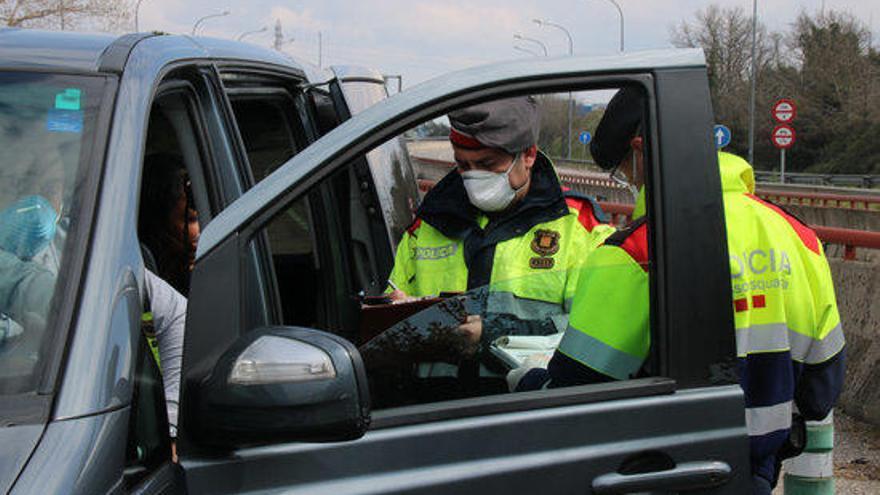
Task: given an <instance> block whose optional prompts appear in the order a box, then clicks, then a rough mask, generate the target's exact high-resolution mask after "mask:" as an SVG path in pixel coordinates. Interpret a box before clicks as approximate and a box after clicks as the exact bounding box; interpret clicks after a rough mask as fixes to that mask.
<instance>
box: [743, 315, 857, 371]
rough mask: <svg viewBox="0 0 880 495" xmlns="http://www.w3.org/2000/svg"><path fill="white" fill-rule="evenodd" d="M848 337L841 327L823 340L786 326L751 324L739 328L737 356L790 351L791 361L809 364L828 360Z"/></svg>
mask: <svg viewBox="0 0 880 495" xmlns="http://www.w3.org/2000/svg"><path fill="white" fill-rule="evenodd" d="M844 342H845V338H844V335H843V329H842V328H841V326H840V325H839V324H838V325H837V326H836V327H834V328H833V329H832V330H831V332H829V333H828V335H826V336H825V338H824V339H822V340H816V339H813V338H810V337H808V336H806V335H803V334H801V333H798V332H796V331H794V330H792V329H790V328H788V326H787V325H785V324H784V323H771V324H766V325H752V326H750V327H746V328H737V329H736V354H737V356H740V357H745V356H746V355H748V354H754V353H761V352H781V351H788V350H790V351H791V358H792V359H794V360H795V361H798V362H803V363H806V364H818V363H822V362H825V361H827V360H828V359H830V358H832V357H833V356H834V355H835V354H837V353H838V352H839V351H840V349H842V348H843V345H844Z"/></svg>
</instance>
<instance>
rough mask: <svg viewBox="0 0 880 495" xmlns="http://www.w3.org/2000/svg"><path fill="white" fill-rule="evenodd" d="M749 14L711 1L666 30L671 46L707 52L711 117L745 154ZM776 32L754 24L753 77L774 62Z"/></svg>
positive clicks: (777, 37) (749, 60) (748, 67)
mask: <svg viewBox="0 0 880 495" xmlns="http://www.w3.org/2000/svg"><path fill="white" fill-rule="evenodd" d="M751 33H752V19H751V17H750V16H747V15H746V14H745V11H744V10H743V9H742V8H739V7H737V8H730V9H722V8H720V7H718V6H717V5H710V6H708V7H706V8H705V9H703V10H700V11H698V12H697V13H696V16H695V19H693V20H691V21H682V22H681V23H679V24H678V25H676V26H673V27H672V28H671V29H670V38H671V40H672V43H673V45H675V46H677V47H680V48H684V47H688V48H702V49H703V51H704V52H705V54H706V63H707V65H708V73H709V87H710V89H711V91H712V104H713V107H714V110H715V118H716V120H717V121H718V122H719V123H724V124H725V125H727V126H728V127H730V128H731V130H732V131H733V142H732V143H731V148H733V150H734V151H736V152H739V153H744V152H745V151H746V150H747V148H748V143H747V140H746V137H747V132H746V130H747V129H748V99H749V91H750V65H751V47H752V34H751ZM780 43H781V36H780V35H777V34H772V33H768V32H767V30H766V28H765V27H764V26H763V25H761V24H760V23H759V24H758V33H757V50H756V67H757V73H758V81H759V82H760V81H761V80H762V79H763V77H764V76H765V75H766V73H767V70H768V69H769V68H771V67H773V66H774V65H775V64H777V60H778V59H777V58H776V57H777V55H778V53H779V45H780Z"/></svg>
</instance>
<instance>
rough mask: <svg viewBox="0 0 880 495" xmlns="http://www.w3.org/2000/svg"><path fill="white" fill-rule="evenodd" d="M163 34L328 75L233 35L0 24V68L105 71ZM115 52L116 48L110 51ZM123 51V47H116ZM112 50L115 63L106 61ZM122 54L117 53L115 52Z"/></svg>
mask: <svg viewBox="0 0 880 495" xmlns="http://www.w3.org/2000/svg"><path fill="white" fill-rule="evenodd" d="M158 36H161V37H162V38H164V40H163V41H165V42H166V43H167V42H168V41H172V42H173V43H179V44H180V46H181V47H182V48H186V49H187V50H186V51H187V52H188V53H190V54H191V53H192V49H194V48H195V49H199V50H200V51H202V52H204V54H205V58H218V59H227V60H241V61H247V62H261V63H267V64H272V65H281V66H286V67H293V68H296V69H300V70H302V71H303V72H305V73H306V74H307V75H309V76H311V77H309V79H310V80H311V79H313V78H317V79H321V78H323V77H326V76H324V75H322V73H321V71H320V70H318V69H317V68H315V67H313V66H311V65H310V64H308V63H304V62H301V61H299V60H296V59H294V58H293V57H291V56H289V55H287V54H284V53H282V52H279V51H276V50H271V49H268V48H263V47H261V46H258V45H254V44H251V43H242V42H237V41H231V40H224V39H216V38H202V37H190V36H186V35H174V34H163V33H132V34H127V35H114V34H93V33H74V32H69V31H43V30H37V29H18V28H2V29H0V68H6V69H36V70H59V71H75V72H94V73H98V72H103V71H108V70H109V71H111V72H112V71H114V69H117V70H118V69H119V68H121V66H120V65H119V64H120V63H122V64H124V63H125V60H126V59H127V56H128V52H129V51H130V50H131V48H132V47H133V46H134V45H135V44H137V43H139V42H143V41H144V40H147V42H148V40H149V39H150V38H154V37H158ZM114 52H117V53H114ZM119 52H121V53H119ZM113 55H115V56H116V57H117V59H116V60H115V62H116V63H111V64H108V63H106V62H107V60H108V59H109V58H112V56H113ZM120 55H121V59H119V58H118V57H119V56H120Z"/></svg>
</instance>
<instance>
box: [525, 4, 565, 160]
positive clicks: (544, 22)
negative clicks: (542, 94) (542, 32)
mask: <svg viewBox="0 0 880 495" xmlns="http://www.w3.org/2000/svg"><path fill="white" fill-rule="evenodd" d="M532 22H534V23H535V24H537V25H538V26H541V27H544V26H549V27H552V28H556V29H559V30H560V31H562V32H563V33H565V36H567V37H568V54H569V55H574V41H573V40H572V39H571V33H569V32H568V29H565V27H563V26H561V25H559V24H556V23H555V22H550V21H547V20H543V19H532ZM573 113H574V102H573V101H572V95H571V91H569V92H568V139H566V142H567V143H568V147H567V152H568V154H567V155H566V156H567V158H568V159H569V160H571V124H572V120H573Z"/></svg>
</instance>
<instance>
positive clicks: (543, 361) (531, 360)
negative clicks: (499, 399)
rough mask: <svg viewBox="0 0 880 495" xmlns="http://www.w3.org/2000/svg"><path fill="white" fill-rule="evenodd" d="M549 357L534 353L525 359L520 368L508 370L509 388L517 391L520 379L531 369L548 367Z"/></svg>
mask: <svg viewBox="0 0 880 495" xmlns="http://www.w3.org/2000/svg"><path fill="white" fill-rule="evenodd" d="M548 361H549V360H548V359H547V358H546V357H544V356H541V355H537V354H535V355H532V356H529V357H527V358H526V359H525V361H523V363H522V366H520V367H519V368H514V369H512V370H510V371H509V372H507V389H508V390H510V391H511V392H515V391H516V388H517V387H518V386H519V382H520V380H522V378H523V377H524V376H526V374H527V373H528V372H529V371H532V370H533V369H536V368H547V363H548Z"/></svg>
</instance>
